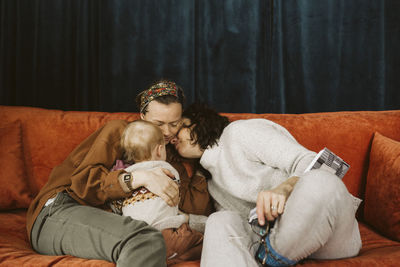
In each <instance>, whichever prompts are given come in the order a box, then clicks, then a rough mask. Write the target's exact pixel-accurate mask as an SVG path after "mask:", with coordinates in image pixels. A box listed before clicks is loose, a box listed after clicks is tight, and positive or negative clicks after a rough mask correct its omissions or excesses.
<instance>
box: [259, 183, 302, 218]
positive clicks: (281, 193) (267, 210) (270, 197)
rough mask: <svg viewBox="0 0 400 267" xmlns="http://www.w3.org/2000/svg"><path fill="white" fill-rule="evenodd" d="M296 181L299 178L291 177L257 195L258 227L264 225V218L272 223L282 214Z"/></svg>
mask: <svg viewBox="0 0 400 267" xmlns="http://www.w3.org/2000/svg"><path fill="white" fill-rule="evenodd" d="M298 180H299V177H297V176H293V177H290V178H289V179H287V180H286V181H285V182H283V183H282V184H280V185H278V186H277V187H276V188H274V189H272V190H264V191H261V192H260V193H258V196H257V203H256V207H257V209H256V211H257V216H258V223H259V224H260V225H264V224H265V218H267V220H268V221H273V220H275V219H276V218H277V217H278V216H279V215H281V214H282V213H283V211H284V209H285V204H286V200H287V199H288V197H289V196H290V193H292V191H293V188H294V186H295V185H296V183H297V181H298Z"/></svg>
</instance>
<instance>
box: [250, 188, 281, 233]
mask: <svg viewBox="0 0 400 267" xmlns="http://www.w3.org/2000/svg"><path fill="white" fill-rule="evenodd" d="M286 199H287V197H286V196H285V195H283V194H281V193H277V192H274V190H265V191H261V192H260V193H258V197H257V216H258V223H259V224H260V225H264V224H265V218H267V220H268V221H273V220H275V219H276V218H277V217H278V216H279V215H281V214H282V213H283V209H284V208H285V203H286Z"/></svg>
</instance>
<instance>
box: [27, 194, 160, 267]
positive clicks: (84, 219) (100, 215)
mask: <svg viewBox="0 0 400 267" xmlns="http://www.w3.org/2000/svg"><path fill="white" fill-rule="evenodd" d="M31 241H32V247H33V249H34V250H36V251H37V252H38V253H40V254H45V255H73V256H76V257H80V258H86V259H102V260H106V261H110V262H115V263H116V264H117V266H141V267H142V266H157V267H159V266H166V249H165V243H164V239H163V237H162V235H161V232H159V231H157V230H156V229H155V228H153V227H151V226H149V225H147V224H146V223H145V222H142V221H137V220H133V219H132V218H130V217H125V216H120V215H116V214H113V213H110V212H107V211H104V210H101V209H98V208H94V207H89V206H83V205H80V204H79V203H77V202H76V201H75V200H74V199H72V198H71V197H70V196H69V195H68V194H67V193H65V192H61V193H58V194H57V196H56V198H55V200H54V202H53V203H51V204H50V205H48V206H46V207H44V208H43V209H42V211H41V212H40V214H39V216H38V217H37V219H36V221H35V224H34V225H33V228H32V232H31Z"/></svg>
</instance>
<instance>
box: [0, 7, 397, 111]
mask: <svg viewBox="0 0 400 267" xmlns="http://www.w3.org/2000/svg"><path fill="white" fill-rule="evenodd" d="M399 11H400V1H396V0H387V1H385V0H379V1H375V0H363V1H361V0H358V1H357V0H355V1H345V0H324V1H320V0H307V1H305V0H303V1H294V0H287V1H278V0H254V1H246V0H224V1H214V0H198V1H197V0H133V1H132V0H131V1H128V0H115V1H107V0H103V1H96V0H76V1H68V0H0V104H4V105H26V106H38V107H45V108H57V109H64V110H96V111H136V109H135V107H134V98H135V95H136V94H137V93H138V92H140V91H141V90H143V89H145V88H146V87H147V86H148V85H149V83H151V82H153V81H155V80H157V79H161V78H167V79H172V80H175V81H176V82H177V83H179V84H180V85H181V86H182V87H183V88H184V90H185V92H186V96H187V100H188V102H189V103H190V102H192V101H194V100H201V101H206V102H208V103H209V104H211V105H212V106H214V107H216V109H217V110H219V111H222V112H257V113H264V112H274V113H303V112H321V111H339V110H383V109H399V108H400V90H399V89H400V75H398V74H399V73H400V52H399V48H398V47H400V18H399V16H398V15H397V14H398V13H399Z"/></svg>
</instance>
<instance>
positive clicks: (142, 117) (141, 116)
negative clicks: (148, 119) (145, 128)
mask: <svg viewBox="0 0 400 267" xmlns="http://www.w3.org/2000/svg"><path fill="white" fill-rule="evenodd" d="M140 118H141V119H142V120H145V119H144V114H143V113H142V112H140Z"/></svg>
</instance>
